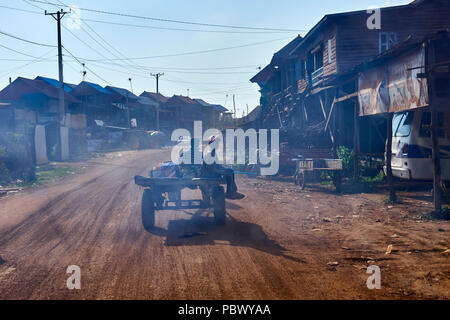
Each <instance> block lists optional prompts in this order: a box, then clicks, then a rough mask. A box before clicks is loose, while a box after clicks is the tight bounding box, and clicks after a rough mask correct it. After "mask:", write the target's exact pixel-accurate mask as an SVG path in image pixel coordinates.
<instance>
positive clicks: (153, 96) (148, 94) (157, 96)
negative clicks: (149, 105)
mask: <svg viewBox="0 0 450 320" xmlns="http://www.w3.org/2000/svg"><path fill="white" fill-rule="evenodd" d="M141 97H147V98H149V99H152V100H153V101H156V102H159V103H166V102H167V100H169V98H167V97H165V96H163V95H162V94H161V93H156V92H148V91H144V92H142V93H141Z"/></svg>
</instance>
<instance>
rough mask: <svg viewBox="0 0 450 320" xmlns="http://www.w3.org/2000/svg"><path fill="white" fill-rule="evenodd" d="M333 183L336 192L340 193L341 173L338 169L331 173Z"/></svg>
mask: <svg viewBox="0 0 450 320" xmlns="http://www.w3.org/2000/svg"><path fill="white" fill-rule="evenodd" d="M332 178H333V184H334V186H335V187H336V192H338V193H340V192H341V191H342V174H341V172H340V171H335V172H334V173H333V175H332Z"/></svg>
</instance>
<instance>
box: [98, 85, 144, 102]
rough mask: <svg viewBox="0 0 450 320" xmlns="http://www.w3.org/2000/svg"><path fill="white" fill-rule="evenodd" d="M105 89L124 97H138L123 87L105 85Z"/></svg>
mask: <svg viewBox="0 0 450 320" xmlns="http://www.w3.org/2000/svg"><path fill="white" fill-rule="evenodd" d="M105 89H106V90H108V91H110V92H112V93H116V94H118V95H121V96H122V97H124V98H129V99H136V100H138V99H139V97H138V96H137V95H135V94H134V93H133V92H131V91H129V90H127V89H124V88H118V87H112V86H106V87H105Z"/></svg>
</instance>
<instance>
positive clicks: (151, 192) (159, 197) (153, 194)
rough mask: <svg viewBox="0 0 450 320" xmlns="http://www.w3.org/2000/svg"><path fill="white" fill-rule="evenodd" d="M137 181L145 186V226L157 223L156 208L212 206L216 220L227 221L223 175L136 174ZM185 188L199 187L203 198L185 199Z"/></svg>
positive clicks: (143, 211)
mask: <svg viewBox="0 0 450 320" xmlns="http://www.w3.org/2000/svg"><path fill="white" fill-rule="evenodd" d="M134 180H135V183H136V184H137V185H139V186H141V187H144V188H145V189H144V193H143V195H142V205H141V213H142V224H143V225H144V228H146V229H148V228H152V227H154V225H155V211H157V210H188V209H209V208H212V209H213V211H214V219H215V222H216V224H218V225H225V222H226V210H225V191H224V188H223V186H222V185H221V184H223V183H224V181H223V179H220V178H203V177H200V178H195V177H194V178H164V177H163V178H154V177H151V178H146V177H142V176H135V177H134ZM185 188H189V189H191V190H196V189H200V190H201V193H202V199H194V200H182V199H181V191H182V190H183V189H185Z"/></svg>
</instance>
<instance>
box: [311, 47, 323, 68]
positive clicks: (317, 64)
mask: <svg viewBox="0 0 450 320" xmlns="http://www.w3.org/2000/svg"><path fill="white" fill-rule="evenodd" d="M311 54H312V56H313V63H314V71H316V70H318V69H320V68H322V67H323V47H322V46H321V45H320V46H318V47H317V48H315V49H314V50H313V51H312V52H311Z"/></svg>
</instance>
